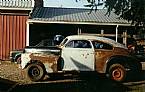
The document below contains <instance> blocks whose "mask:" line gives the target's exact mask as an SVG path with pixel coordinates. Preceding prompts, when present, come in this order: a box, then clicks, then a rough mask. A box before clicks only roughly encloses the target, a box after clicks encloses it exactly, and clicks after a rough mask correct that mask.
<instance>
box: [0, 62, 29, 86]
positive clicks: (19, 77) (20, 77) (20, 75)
mask: <svg viewBox="0 0 145 92" xmlns="http://www.w3.org/2000/svg"><path fill="white" fill-rule="evenodd" d="M0 78H3V79H7V80H10V81H15V82H21V83H26V82H30V80H29V79H28V78H27V77H26V74H25V71H24V70H22V69H21V68H19V65H18V64H15V63H12V62H10V61H1V62H0Z"/></svg>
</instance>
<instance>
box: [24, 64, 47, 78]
mask: <svg viewBox="0 0 145 92" xmlns="http://www.w3.org/2000/svg"><path fill="white" fill-rule="evenodd" d="M26 73H27V76H28V77H29V78H30V80H31V81H40V80H42V79H43V78H44V76H45V70H44V67H43V66H42V65H41V64H39V63H32V64H30V65H28V67H27V71H26Z"/></svg>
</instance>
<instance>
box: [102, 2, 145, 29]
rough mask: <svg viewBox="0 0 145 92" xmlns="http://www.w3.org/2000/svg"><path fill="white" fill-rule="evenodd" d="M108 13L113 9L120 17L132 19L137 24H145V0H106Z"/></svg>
mask: <svg viewBox="0 0 145 92" xmlns="http://www.w3.org/2000/svg"><path fill="white" fill-rule="evenodd" d="M105 7H107V9H108V13H110V12H111V11H112V10H113V11H114V13H115V14H117V15H119V16H120V18H123V19H126V20H128V21H131V22H132V24H135V25H136V26H145V0H106V3H105Z"/></svg>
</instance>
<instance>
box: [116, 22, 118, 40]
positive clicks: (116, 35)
mask: <svg viewBox="0 0 145 92" xmlns="http://www.w3.org/2000/svg"><path fill="white" fill-rule="evenodd" d="M116 42H118V25H116Z"/></svg>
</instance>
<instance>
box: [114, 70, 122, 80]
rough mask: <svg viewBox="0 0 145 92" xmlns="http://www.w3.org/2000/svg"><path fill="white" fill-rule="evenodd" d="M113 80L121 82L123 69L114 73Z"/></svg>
mask: <svg viewBox="0 0 145 92" xmlns="http://www.w3.org/2000/svg"><path fill="white" fill-rule="evenodd" d="M112 76H113V79H115V80H120V79H121V78H122V71H121V69H116V70H114V71H113V72H112Z"/></svg>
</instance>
